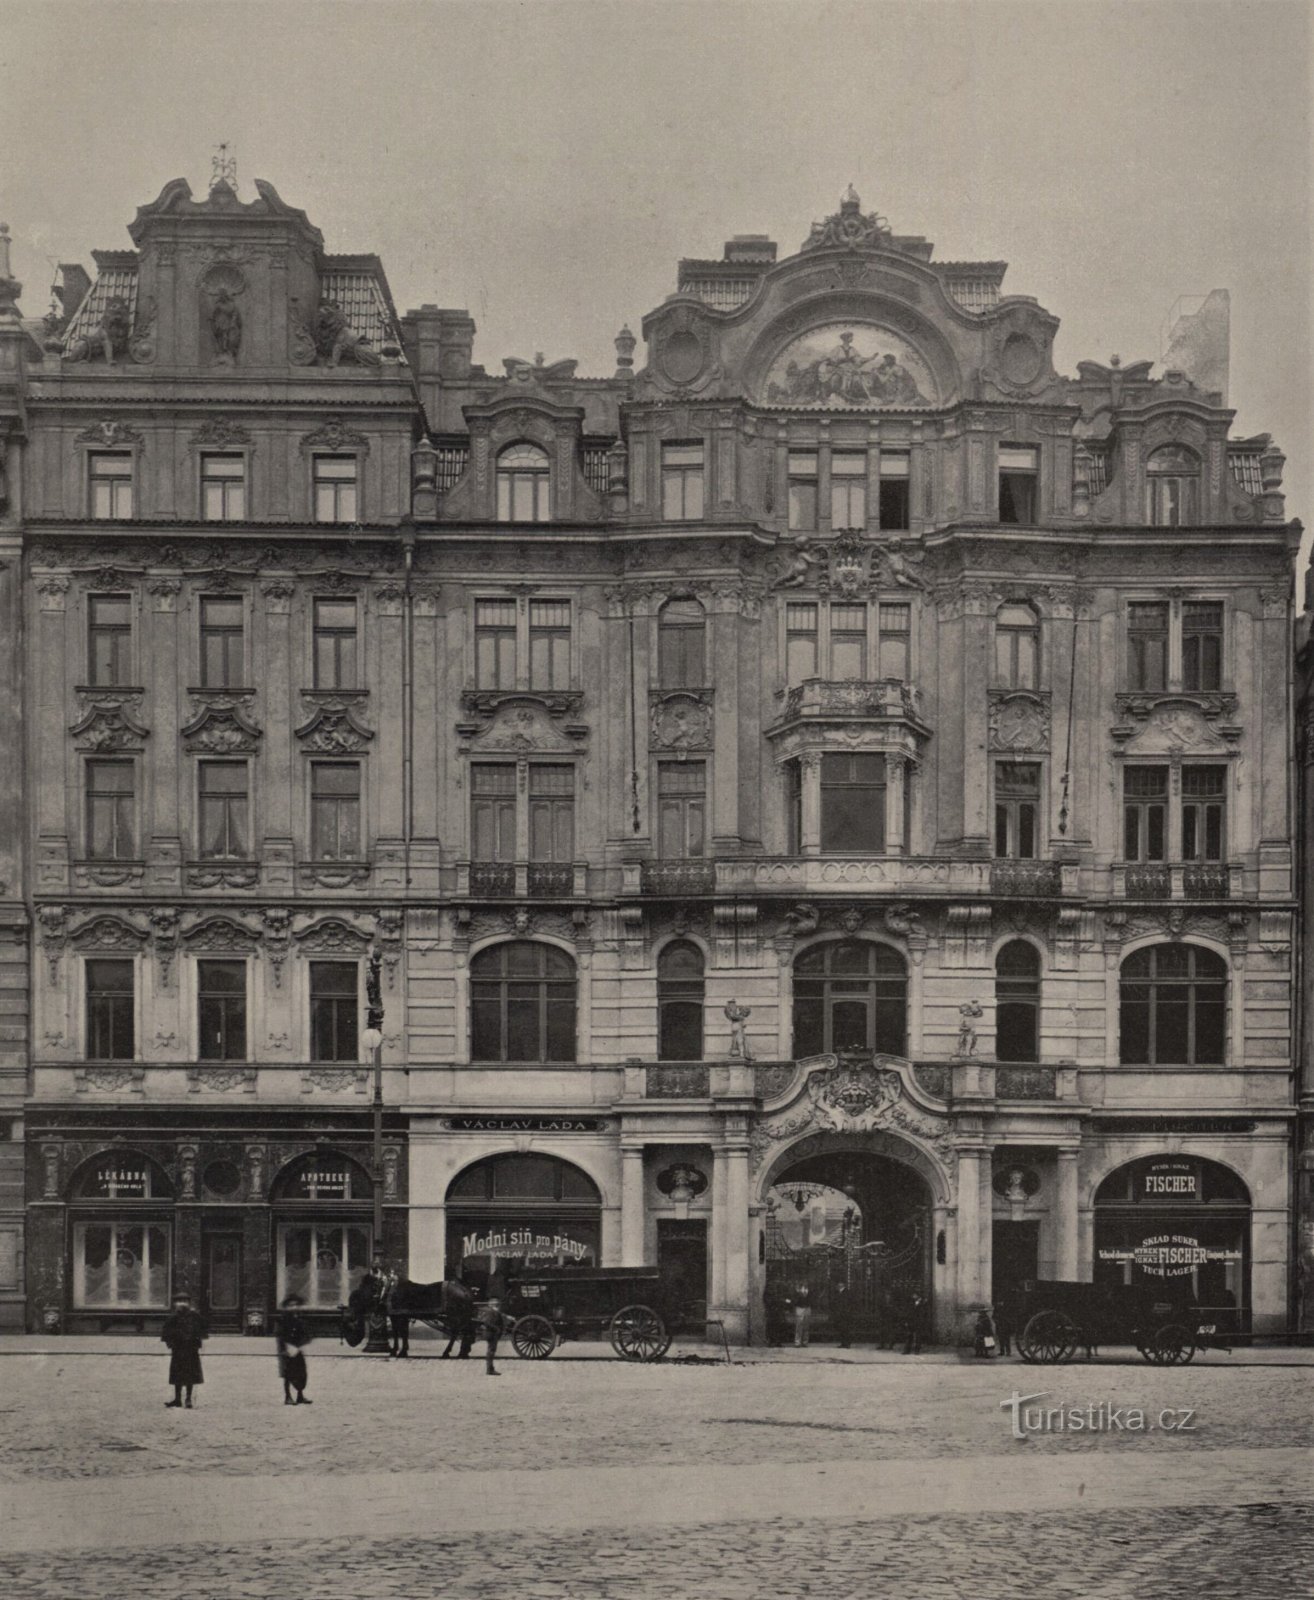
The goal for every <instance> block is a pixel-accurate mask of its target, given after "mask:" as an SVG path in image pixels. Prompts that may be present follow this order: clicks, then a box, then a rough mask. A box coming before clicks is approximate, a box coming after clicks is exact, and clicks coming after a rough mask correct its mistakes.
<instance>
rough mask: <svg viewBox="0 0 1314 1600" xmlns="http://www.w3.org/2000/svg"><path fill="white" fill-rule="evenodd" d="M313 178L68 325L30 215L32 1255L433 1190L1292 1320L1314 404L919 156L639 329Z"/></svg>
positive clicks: (22, 663) (425, 1216) (92, 1287)
mask: <svg viewBox="0 0 1314 1600" xmlns="http://www.w3.org/2000/svg"><path fill="white" fill-rule="evenodd" d="M256 188H257V191H258V192H257V198H256V199H254V200H251V201H246V202H244V201H242V200H241V199H240V198H239V197H238V196H237V194H236V192H235V190H234V189H233V187H232V186H231V184H230V183H228V182H227V181H225V180H223V179H222V178H221V179H220V180H218V181H217V182H216V183H215V185H214V186H213V187H212V188H211V191H210V192H209V194H208V195H207V196H205V197H204V198H203V199H200V200H197V199H196V198H194V197H193V196H192V195H191V193H190V191H189V190H188V188H187V185H186V184H185V183H183V182H181V181H178V182H175V183H171V184H169V185H167V186H166V188H165V189H164V191H163V192H162V193H161V195H160V197H159V199H158V200H156V201H155V202H154V203H153V204H152V205H148V206H145V207H143V208H142V209H141V210H139V212H138V214H137V217H136V220H135V221H134V222H133V224H132V226H131V228H130V234H131V238H132V244H133V247H134V248H133V249H132V250H130V251H103V252H97V253H96V256H95V260H96V265H97V269H98V271H97V275H96V276H95V278H94V279H92V278H90V277H89V276H88V275H86V274H85V273H82V272H81V269H78V268H65V269H64V291H65V292H64V307H63V311H62V312H54V313H52V315H51V316H50V317H49V318H47V319H46V320H45V321H44V323H24V322H22V320H21V319H20V318H19V316H18V314H17V311H16V309H15V305H14V300H15V296H16V293H17V286H16V285H14V284H13V283H12V280H10V279H9V278H8V275H7V270H6V271H5V272H4V274H3V276H4V279H5V284H6V285H7V288H6V289H5V292H4V296H3V303H0V362H2V364H0V418H3V423H4V427H5V429H6V434H5V437H6V440H7V443H6V451H5V458H4V459H5V485H6V500H5V503H4V505H3V508H0V544H2V545H3V548H2V549H0V607H3V608H4V610H3V621H2V623H0V626H3V628H4V632H3V635H2V636H0V637H2V638H3V643H2V644H0V649H2V650H4V651H5V652H6V660H5V671H6V674H7V675H8V676H10V678H11V681H12V682H14V683H15V684H17V685H18V693H17V694H16V695H15V696H14V697H13V700H12V702H11V703H7V704H5V705H3V706H0V717H3V718H4V719H5V721H4V723H3V728H2V731H3V735H4V743H5V747H6V748H7V749H8V750H9V751H10V753H11V759H10V761H8V762H7V763H6V764H5V766H4V768H3V770H0V824H3V826H2V827H0V879H3V884H2V885H0V896H3V900H2V902H0V984H3V985H4V988H3V991H2V992H3V996H4V997H5V1000H6V1010H5V1014H4V1017H3V1019H0V1020H2V1021H3V1024H4V1026H3V1028H0V1051H4V1052H8V1053H7V1054H5V1055H3V1056H0V1090H3V1093H4V1096H5V1101H4V1105H3V1107H0V1111H2V1112H3V1115H4V1117H5V1118H7V1119H9V1132H10V1134H11V1137H10V1138H9V1140H8V1141H7V1142H6V1143H5V1144H3V1145H0V1153H3V1155H7V1156H9V1158H10V1161H9V1165H8V1166H5V1165H4V1164H3V1162H0V1182H4V1181H5V1174H6V1173H10V1174H12V1178H11V1179H10V1181H9V1184H8V1187H7V1188H4V1189H0V1204H2V1205H3V1206H6V1207H7V1210H6V1211H3V1212H0V1237H3V1236H4V1234H5V1230H6V1229H8V1230H9V1233H10V1235H11V1236H12V1239H13V1255H12V1258H10V1257H3V1258H0V1266H3V1264H4V1262H5V1261H10V1268H9V1274H10V1275H9V1277H8V1278H7V1279H5V1280H3V1284H2V1285H0V1293H6V1294H8V1295H9V1301H8V1303H7V1304H8V1307H9V1314H10V1315H11V1316H14V1315H19V1316H22V1317H25V1318H26V1321H27V1322H28V1324H29V1325H31V1326H42V1325H46V1326H62V1327H69V1328H90V1327H100V1326H106V1325H113V1324H115V1323H118V1322H124V1321H126V1322H128V1323H130V1324H133V1325H136V1324H139V1323H145V1322H146V1321H148V1320H150V1319H152V1318H153V1317H155V1316H157V1315H158V1314H159V1313H160V1311H161V1310H162V1308H163V1306H164V1304H165V1302H166V1300H167V1296H168V1294H169V1292H170V1291H171V1288H172V1287H176V1286H177V1285H179V1284H186V1285H187V1286H188V1287H189V1288H190V1289H191V1290H192V1291H193V1292H194V1293H195V1294H197V1295H198V1296H199V1297H200V1299H201V1300H202V1302H203V1303H204V1305H205V1307H206V1309H207V1311H208V1313H209V1315H210V1317H211V1320H212V1323H213V1324H214V1325H215V1326H232V1327H238V1326H242V1325H247V1326H251V1325H255V1324H256V1323H258V1322H259V1321H260V1319H262V1318H264V1317H266V1316H267V1315H268V1314H269V1311H270V1309H271V1307H272V1305H273V1304H274V1303H275V1301H276V1299H278V1298H280V1297H281V1296H282V1295H283V1294H284V1293H286V1292H288V1291H289V1290H290V1289H297V1290H298V1291H299V1292H301V1293H302V1294H303V1295H304V1296H305V1298H306V1299H307V1300H308V1301H309V1302H310V1304H311V1306H312V1308H318V1309H321V1310H324V1311H329V1310H331V1309H332V1308H333V1307H335V1306H336V1305H337V1304H338V1303H339V1301H341V1300H343V1299H345V1297H346V1293H347V1291H348V1290H349V1288H350V1287H351V1285H352V1284H353V1283H354V1282H355V1281H357V1279H358V1277H359V1274H360V1273H361V1272H362V1271H363V1269H364V1267H365V1265H366V1263H367V1262H368V1260H369V1257H370V1255H371V1253H372V1252H373V1251H380V1252H381V1253H383V1254H384V1255H386V1256H387V1257H389V1258H390V1259H392V1260H393V1261H395V1262H396V1263H397V1264H398V1265H399V1266H402V1267H403V1268H404V1270H405V1271H406V1272H407V1273H408V1274H409V1275H410V1276H411V1277H413V1278H417V1279H432V1278H436V1277H439V1276H441V1275H444V1274H455V1273H458V1272H464V1273H465V1274H466V1275H467V1276H469V1277H471V1278H472V1279H473V1280H474V1281H475V1282H476V1283H477V1284H481V1285H485V1284H487V1283H488V1282H489V1281H497V1280H498V1278H499V1275H504V1274H505V1273H506V1271H507V1270H508V1269H509V1268H510V1267H511V1266H512V1265H513V1264H514V1263H516V1262H523V1261H524V1260H526V1259H531V1260H545V1259H550V1260H558V1261H563V1262H570V1261H577V1262H578V1261H589V1260H595V1261H600V1262H602V1263H605V1264H617V1263H634V1264H637V1263H640V1262H647V1261H653V1260H656V1261H658V1262H659V1263H660V1264H661V1265H662V1267H663V1269H664V1271H665V1273H666V1276H667V1278H668V1280H669V1281H670V1282H671V1283H672V1284H673V1285H674V1286H675V1291H678V1294H677V1297H678V1298H679V1299H680V1300H681V1301H682V1302H683V1303H684V1304H685V1305H686V1307H687V1311H688V1315H689V1316H690V1318H691V1319H693V1320H697V1319H699V1318H701V1317H702V1316H703V1315H704V1314H705V1315H707V1316H710V1317H713V1318H716V1319H718V1320H719V1321H721V1322H722V1323H723V1324H724V1326H725V1327H726V1329H727V1331H728V1332H729V1334H730V1336H731V1337H732V1338H738V1339H743V1338H749V1337H751V1338H761V1337H762V1336H763V1335H764V1332H765V1319H766V1312H765V1304H766V1301H767V1299H768V1298H769V1296H770V1294H771V1292H772V1290H773V1289H774V1288H777V1287H780V1286H782V1285H784V1284H785V1283H787V1282H789V1283H792V1282H794V1281H797V1280H798V1279H799V1278H802V1277H806V1278H808V1279H809V1280H810V1281H811V1282H812V1284H813V1287H814V1293H815V1297H816V1301H817V1304H818V1306H819V1309H820V1311H821V1314H822V1316H823V1318H824V1316H825V1315H826V1314H827V1312H828V1311H829V1310H830V1309H832V1303H833V1302H832V1297H833V1296H834V1295H835V1294H836V1293H837V1286H838V1285H839V1284H840V1283H841V1282H842V1283H843V1285H844V1289H845V1291H846V1292H847V1293H849V1294H850V1296H851V1299H852V1303H853V1305H854V1306H855V1309H856V1314H857V1315H858V1316H859V1317H860V1319H861V1323H860V1326H861V1327H862V1328H863V1329H865V1331H866V1332H867V1333H868V1334H869V1335H871V1334H875V1333H876V1332H877V1331H878V1330H879V1328H880V1326H881V1324H882V1323H886V1324H888V1323H889V1322H890V1321H891V1320H893V1319H896V1318H897V1319H898V1320H900V1321H903V1320H906V1318H907V1317H908V1316H909V1315H910V1314H912V1313H910V1309H909V1308H911V1307H915V1305H916V1299H915V1297H916V1296H918V1295H920V1296H921V1297H922V1300H923V1301H924V1303H925V1304H926V1306H927V1307H928V1308H929V1309H928V1312H927V1315H928V1316H929V1318H930V1320H931V1324H932V1326H933V1329H934V1331H935V1332H936V1334H937V1335H938V1336H939V1337H942V1338H945V1339H953V1338H957V1337H959V1336H961V1335H962V1334H963V1332H964V1330H965V1329H966V1328H967V1327H968V1326H969V1325H970V1320H971V1318H972V1316H973V1314H974V1312H975V1310H976V1308H977V1307H979V1306H980V1305H981V1304H983V1303H987V1302H988V1301H989V1300H991V1299H996V1300H997V1299H998V1298H1000V1297H1001V1295H1004V1294H1006V1293H1007V1292H1008V1291H1009V1290H1010V1289H1011V1288H1012V1287H1014V1286H1015V1285H1016V1284H1017V1283H1019V1282H1020V1281H1021V1280H1023V1279H1025V1278H1027V1277H1034V1276H1037V1275H1040V1276H1056V1277H1065V1278H1091V1277H1092V1276H1094V1277H1096V1278H1101V1277H1103V1278H1107V1279H1109V1280H1115V1279H1116V1280H1117V1281H1130V1280H1133V1279H1136V1278H1141V1277H1144V1278H1149V1279H1153V1280H1155V1281H1158V1280H1160V1279H1162V1280H1164V1281H1165V1282H1167V1281H1169V1280H1171V1282H1172V1283H1173V1284H1174V1285H1175V1286H1176V1288H1177V1289H1179V1290H1181V1291H1182V1292H1187V1291H1189V1292H1193V1293H1194V1294H1195V1295H1196V1296H1197V1297H1198V1298H1199V1299H1200V1301H1201V1302H1202V1303H1205V1304H1208V1305H1213V1306H1217V1307H1219V1308H1222V1309H1224V1310H1226V1311H1229V1312H1230V1311H1232V1310H1234V1311H1235V1314H1236V1315H1238V1316H1241V1317H1243V1318H1246V1319H1250V1320H1251V1321H1252V1322H1253V1326H1254V1327H1255V1328H1256V1329H1262V1328H1265V1327H1273V1326H1277V1325H1280V1324H1283V1323H1285V1321H1286V1319H1287V1316H1288V1310H1289V1297H1290V1293H1291V1272H1290V1265H1291V1258H1292V1250H1293V1234H1292V1205H1291V1192H1290V1191H1291V1173H1292V1148H1293V1146H1292V1129H1293V1121H1294V1096H1293V1056H1292V1048H1293V1046H1292V1032H1291V1027H1292V1024H1291V1012H1292V1002H1293V995H1292V938H1293V927H1294V883H1293V822H1294V817H1293V803H1292V795H1291V790H1290V784H1289V777H1288V773H1289V761H1288V755H1287V752H1288V750H1289V748H1290V737H1291V666H1290V649H1289V641H1290V637H1291V625H1292V593H1291V589H1292V567H1293V560H1294V551H1295V547H1296V544H1297V542H1298V536H1299V525H1298V524H1296V523H1293V522H1289V521H1288V520H1286V517H1285V512H1284V506H1283V498H1282V495H1281V493H1280V484H1281V469H1282V457H1281V455H1280V454H1279V453H1278V451H1277V450H1276V449H1274V448H1273V447H1272V445H1271V443H1270V442H1269V440H1268V439H1267V438H1266V437H1261V438H1258V439H1233V438H1231V437H1230V436H1229V425H1230V422H1231V415H1232V414H1231V413H1230V412H1229V411H1228V410H1227V409H1226V408H1225V407H1224V406H1223V405H1222V404H1221V403H1220V397H1219V396H1218V395H1216V394H1210V393H1205V392H1201V391H1200V390H1197V389H1196V388H1194V387H1193V386H1192V385H1191V384H1190V383H1189V382H1188V381H1187V380H1186V379H1185V378H1184V377H1183V376H1182V375H1181V374H1178V373H1173V372H1169V373H1166V374H1164V375H1163V376H1162V377H1153V376H1151V370H1150V363H1148V362H1143V363H1136V364H1131V365H1127V366H1121V365H1119V364H1118V363H1117V362H1116V361H1114V362H1113V363H1111V364H1110V365H1108V366H1104V365H1100V364H1097V363H1095V362H1083V363H1082V364H1081V365H1080V367H1079V369H1078V375H1077V376H1076V377H1075V378H1070V377H1064V376H1061V375H1059V374H1058V373H1056V372H1055V370H1054V367H1053V363H1052V357H1051V352H1052V343H1053V338H1054V334H1055V330H1056V328H1057V325H1058V324H1057V320H1056V319H1055V318H1054V317H1053V316H1052V315H1050V314H1049V313H1048V312H1046V311H1044V310H1042V309H1041V307H1040V306H1039V305H1038V304H1037V302H1036V301H1034V300H1032V299H1030V298H1028V297H1023V296H1008V295H1004V294H1003V293H1002V292H1001V283H1002V279H1003V277H1004V270H1005V269H1004V266H1003V264H1001V263H998V262H950V263H937V262H935V261H934V260H933V250H932V246H931V245H930V244H929V243H928V242H927V241H925V240H924V239H921V238H917V237H909V236H903V235H898V234H896V233H894V232H893V231H892V229H891V228H890V227H889V225H888V224H887V223H886V222H885V221H884V219H882V218H880V217H879V216H877V215H876V214H874V213H864V212H863V210H862V209H861V205H860V203H859V201H858V199H857V197H856V196H854V195H853V194H852V193H850V195H849V196H848V197H846V199H845V200H844V201H843V202H842V204H841V206H840V209H839V211H838V212H836V213H835V214H834V215H832V216H830V217H828V218H827V219H826V220H825V221H824V222H822V223H819V224H816V225H814V227H813V228H812V231H811V233H810V234H809V236H808V238H807V239H806V240H805V241H804V243H803V245H802V246H801V247H800V249H799V250H798V251H797V252H796V253H794V254H792V255H790V256H788V257H786V258H784V259H778V251H777V247H776V245H775V244H774V243H773V242H771V241H770V240H768V239H765V238H761V237H757V236H749V237H741V238H737V239H734V240H732V241H730V243H729V244H727V246H726V249H725V253H724V258H723V259H722V260H719V261H702V260H686V261H684V262H682V263H681V264H680V267H679V279H678V288H677V292H676V293H675V294H673V295H672V296H670V297H669V298H668V299H666V300H665V301H664V302H663V303H662V304H661V306H659V307H658V308H657V309H656V310H655V311H653V312H652V313H650V315H649V316H648V317H646V318H645V319H644V322H643V325H642V334H643V341H644V345H645V347H646V355H645V356H641V357H640V358H639V361H638V365H637V366H636V357H635V351H636V347H637V345H638V341H637V340H636V339H635V337H634V335H633V334H631V333H630V332H629V331H628V330H624V331H623V332H622V333H621V334H620V335H619V336H618V337H617V339H616V351H617V359H616V368H615V371H614V373H612V374H610V375H607V376H604V377H596V378H588V377H581V376H579V375H578V373H577V371H576V363H575V362H573V361H557V362H554V363H548V362H545V361H544V360H543V359H542V358H541V357H539V358H537V359H536V360H534V361H532V362H531V361H524V360H506V361H504V362H503V363H502V366H503V369H504V370H502V371H499V372H496V373H493V372H489V371H487V370H485V368H484V367H482V366H480V365H478V364H476V362H475V360H474V349H473V342H474V333H475V328H474V324H473V322H472V320H471V319H470V317H469V316H468V314H467V313H466V312H464V311H457V310H442V309H439V308H437V307H434V306H427V305H426V306H422V307H420V308H419V309H418V310H415V311H411V312H408V313H406V314H405V315H404V316H402V317H400V318H398V316H397V314H396V312H395V309H394V307H393V304H392V300H391V295H390V292H389V289H388V284H387V280H386V277H385V276H384V273H383V269H382V267H381V265H380V263H379V262H378V260H377V259H376V258H374V257H371V256H364V255H362V256H334V255H329V254H326V253H325V251H324V245H323V240H322V237H321V235H320V234H319V233H318V231H317V230H316V229H315V228H314V227H313V226H312V224H311V223H310V222H309V221H308V219H307V218H306V217H305V215H304V214H303V213H301V212H299V211H296V210H294V209H293V208H292V207H290V206H288V205H286V204H285V203H284V202H283V201H282V200H281V199H280V198H279V196H278V195H277V194H276V192H275V191H274V190H273V188H272V187H271V186H270V185H268V184H265V183H258V184H257V185H256ZM0 287H3V286H0ZM371 949H377V950H378V951H379V952H380V953H381V956H382V967H383V1002H384V1008H385V1013H386V1016H385V1024H384V1028H383V1044H382V1082H383V1093H384V1100H385V1103H386V1107H387V1113H386V1127H385V1138H384V1145H383V1150H382V1160H381V1162H380V1165H379V1169H378V1171H377V1173H376V1172H375V1171H374V1170H373V1169H372V1166H371V1161H372V1156H371V1144H370V1121H369V1112H370V1088H371V1071H370V1063H369V1060H368V1055H367V1052H366V1051H365V1050H364V1049H363V1048H362V1045H361V1043H360V1032H361V1022H362V1020H363V1017H364V998H365V997H364V974H365V966H366V959H367V954H368V952H369V951H370V950H371ZM11 1019H12V1020H11ZM20 1167H21V1173H22V1177H21V1192H20V1180H19V1173H20ZM376 1178H377V1181H378V1182H379V1183H381V1185H382V1190H383V1201H384V1206H383V1217H384V1222H383V1237H382V1238H381V1239H378V1238H375V1237H373V1236H372V1224H371V1206H370V1196H371V1186H372V1183H373V1181H374V1180H375V1179H376Z"/></svg>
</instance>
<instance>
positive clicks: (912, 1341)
mask: <svg viewBox="0 0 1314 1600" xmlns="http://www.w3.org/2000/svg"><path fill="white" fill-rule="evenodd" d="M925 1308H926V1300H925V1298H924V1297H923V1296H922V1295H920V1294H913V1295H912V1296H910V1297H909V1300H908V1311H907V1316H906V1318H905V1321H904V1327H905V1328H906V1330H907V1334H908V1337H907V1339H906V1340H905V1341H904V1346H903V1353H904V1355H906V1356H917V1355H920V1354H921V1353H922V1331H923V1329H922V1323H923V1321H924V1319H925Z"/></svg>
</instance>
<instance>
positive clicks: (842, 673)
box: [830, 605, 867, 678]
mask: <svg viewBox="0 0 1314 1600" xmlns="http://www.w3.org/2000/svg"><path fill="white" fill-rule="evenodd" d="M830 675H831V677H832V678H865V677H866V676H867V608H866V606H853V605H832V606H831V608H830Z"/></svg>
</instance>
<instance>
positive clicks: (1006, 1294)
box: [990, 1222, 1040, 1305]
mask: <svg viewBox="0 0 1314 1600" xmlns="http://www.w3.org/2000/svg"><path fill="white" fill-rule="evenodd" d="M991 1249H992V1251H993V1257H994V1269H993V1272H994V1276H993V1282H992V1285H991V1290H990V1296H991V1299H992V1301H993V1302H994V1304H995V1305H999V1304H1000V1302H1001V1301H1012V1300H1015V1299H1016V1298H1017V1296H1018V1294H1019V1293H1020V1292H1021V1289H1022V1285H1023V1284H1024V1283H1026V1282H1027V1281H1028V1279H1032V1278H1038V1277H1039V1276H1040V1223H1039V1222H996V1223H995V1225H994V1231H993V1234H992V1245H991Z"/></svg>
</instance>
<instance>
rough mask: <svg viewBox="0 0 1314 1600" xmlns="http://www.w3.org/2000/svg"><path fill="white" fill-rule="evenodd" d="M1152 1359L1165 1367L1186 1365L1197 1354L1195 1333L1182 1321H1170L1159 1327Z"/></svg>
mask: <svg viewBox="0 0 1314 1600" xmlns="http://www.w3.org/2000/svg"><path fill="white" fill-rule="evenodd" d="M1150 1348H1151V1350H1152V1352H1153V1354H1152V1355H1151V1357H1150V1359H1151V1360H1152V1361H1154V1362H1155V1363H1156V1364H1157V1365H1159V1366H1163V1367H1184V1366H1185V1365H1186V1363H1187V1362H1188V1361H1190V1360H1191V1358H1192V1357H1193V1356H1194V1355H1195V1335H1194V1334H1193V1333H1192V1332H1191V1330H1190V1329H1189V1328H1188V1327H1186V1326H1185V1324H1183V1323H1181V1322H1169V1323H1167V1324H1165V1325H1164V1326H1163V1327H1162V1328H1160V1329H1159V1331H1158V1333H1156V1334H1155V1336H1154V1343H1153V1344H1152V1345H1151V1347H1150Z"/></svg>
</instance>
